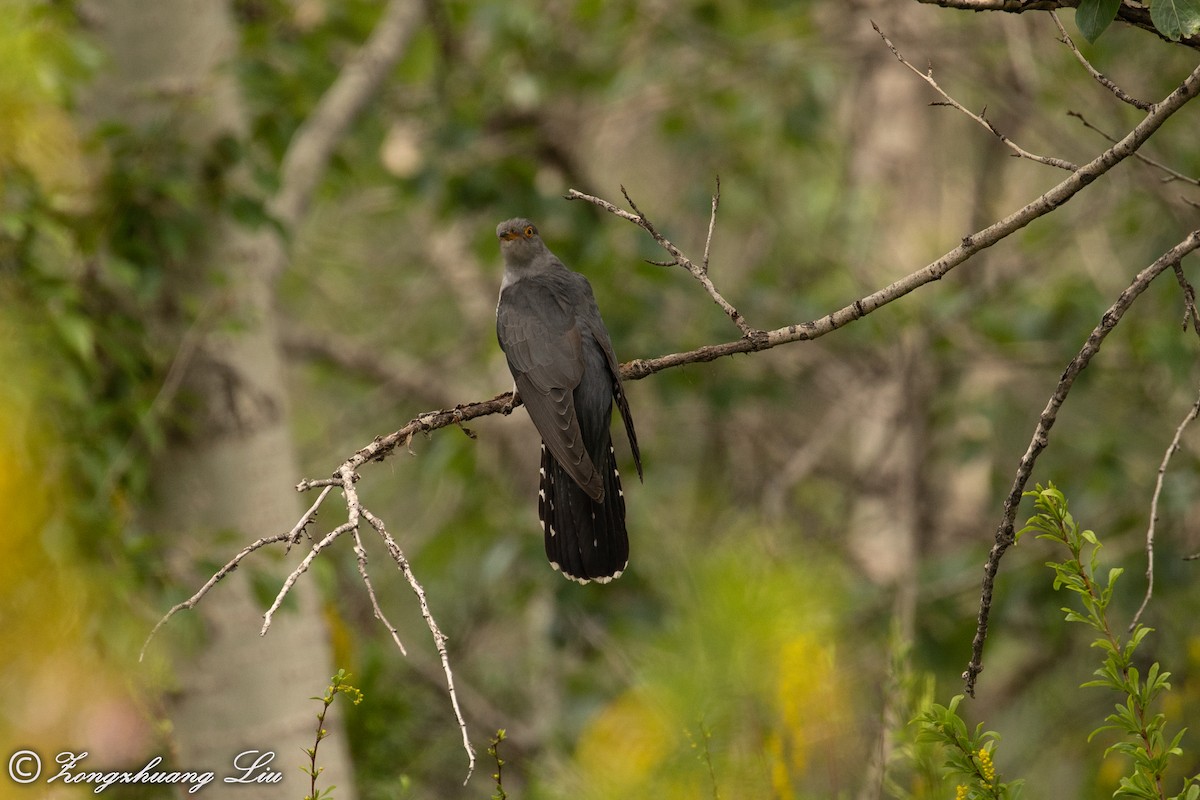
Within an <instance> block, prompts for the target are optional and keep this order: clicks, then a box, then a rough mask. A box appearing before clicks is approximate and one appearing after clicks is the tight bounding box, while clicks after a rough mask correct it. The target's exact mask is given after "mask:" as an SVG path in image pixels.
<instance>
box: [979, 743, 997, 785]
mask: <svg viewBox="0 0 1200 800" xmlns="http://www.w3.org/2000/svg"><path fill="white" fill-rule="evenodd" d="M975 755H976V756H978V758H979V774H980V775H982V776H983V779H984V780H985V781H987V782H988V783H995V781H996V765H995V764H993V763H992V754H991V753H989V752H988V751H987V750H986V749H985V748H983V747H981V748H979V752H978V753H976V754H975Z"/></svg>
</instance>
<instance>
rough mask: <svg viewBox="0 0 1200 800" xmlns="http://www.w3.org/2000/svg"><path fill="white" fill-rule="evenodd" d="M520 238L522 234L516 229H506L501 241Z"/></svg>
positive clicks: (501, 235)
mask: <svg viewBox="0 0 1200 800" xmlns="http://www.w3.org/2000/svg"><path fill="white" fill-rule="evenodd" d="M519 238H521V234H519V233H517V232H516V231H505V232H504V233H502V234H500V241H502V242H511V241H512V240H513V239H519Z"/></svg>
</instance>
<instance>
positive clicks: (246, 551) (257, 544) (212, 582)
mask: <svg viewBox="0 0 1200 800" xmlns="http://www.w3.org/2000/svg"><path fill="white" fill-rule="evenodd" d="M291 536H292V534H291V533H280V534H277V535H275V536H264V537H263V538H261V539H256V540H255V541H253V542H251V543H250V544H248V545H246V546H245V547H243V548H242V549H241V550H239V551H238V554H237V555H235V556H234V557H233V558H231V559H229V561H228V562H227V563H226V564H225V566H223V567H221V568H220V569H219V570H217V571H216V572H214V573H213V575H212V577H211V578H209V579H208V580H207V581H206V582H205V584H204V585H203V586H201V587H200V589H199V590H198V591H197V592H196V593H195V594H194V595H192V596H191V597H189V598H188V599H187V600H184V601H183V602H182V603H176V604H175V605H173V606H171V610H170V611H168V612H167V613H166V614H163V617H162V619H160V620H159V621H158V623H157V624H156V625H155V626H154V627H153V628H152V629H151V630H150V635H149V636H147V637H146V641H145V642H143V643H142V650H141V652H140V653H138V661H141V660H142V659H144V658H145V657H146V648H147V647H149V646H150V640H151V639H153V638H154V635H155V634H157V633H158V629H159V628H161V627H162V626H163V625H165V624H167V620H169V619H171V617H173V616H175V615H176V614H178V613H179V612H180V611H186V610H189V609H192V608H195V607H196V604H197V603H199V602H200V601H201V600H203V599H204V595H206V594H208V590H209V589H211V588H213V587H214V586H216V585H217V584H218V583H220V581H221V580H222V579H223V578H224V577H225V576H226V575H228V574H229V573H231V572H233V571H234V570H235V569H237V567H238V564H240V563H241V562H242V559H243V558H245V557H246V556H248V555H250V554H251V553H253V552H254V551H255V550H261V549H262V548H264V547H266V546H267V545H271V544H275V543H277V542H284V541H288V540H289V539H290V538H291Z"/></svg>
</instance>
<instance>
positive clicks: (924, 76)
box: [871, 21, 1079, 172]
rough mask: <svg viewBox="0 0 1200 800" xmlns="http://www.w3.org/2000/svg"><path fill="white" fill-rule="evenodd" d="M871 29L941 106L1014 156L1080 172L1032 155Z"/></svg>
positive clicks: (1075, 167) (1068, 164) (1061, 161)
mask: <svg viewBox="0 0 1200 800" xmlns="http://www.w3.org/2000/svg"><path fill="white" fill-rule="evenodd" d="M871 27H872V28H874V29H875V32H876V33H878V34H879V38H881V39H883V43H884V44H885V45H887V48H888V49H889V50H891V51H892V55H894V56H895V57H896V60H897V61H899V62H900V63H901V64H903V65H904V66H905V67H907V68H908V69H909V71H911V72H912V73H913V74H914V75H916V76H917V77H918V78H920V79H921V80H923V81H925V82H926V83H927V84H929V85H930V86H931V87H932V88H933V90H934V91H935V92H937V93H938V94H939V95H941V96H942V98H944V102H943V103H941V104H940V105H948V106H950V107H951V108H956V109H958V110H959V111H961V112H962V113H964V114H966V115H967V116H968V117H970V118H971V119H973V120H974V121H975V122H977V123H978V124H980V125H982V126H983V127H984V128H986V129H987V130H989V131H990V132H991V133H992V135H993V136H995V137H996V138H997V139H999V140H1000V141H1001V142H1003V143H1004V146H1005V147H1007V148H1008V149H1009V150H1012V151H1013V155H1017V156H1020V157H1021V158H1027V159H1029V160H1030V161H1035V162H1037V163H1038V164H1045V165H1046V166H1048V167H1057V168H1058V169H1063V170H1066V171H1067V172H1077V171H1078V170H1079V165H1077V164H1073V163H1071V162H1070V161H1066V160H1064V159H1061V158H1053V157H1051V156H1039V155H1037V154H1035V153H1030V152H1029V151H1028V150H1025V149H1024V148H1022V147H1021V146H1019V145H1018V144H1017V143H1016V142H1014V141H1013V140H1012V139H1010V138H1008V137H1007V136H1006V135H1004V134H1003V133H1001V132H1000V129H999V128H997V127H996V126H995V125H994V124H992V121H991V120H990V119H988V118H987V109H986V108H985V109H984V110H983V112H982V113H979V114H976V113H975V112H973V111H971V110H969V109H968V108H967V107H966V106H964V105H963V104H962V103H960V102H958V101H957V100H955V99H954V98H953V97H951V96H950V95H949V94H948V93H947V92H946V90H945V89H943V88H942V87H941V86H940V85H938V82H937V81H935V80H934V79H933V67H930V68H929V69H927V70H926V71H924V72H922V71H921V70H919V69H917V68H916V67H914V66H913V65H912V64H911V63H910V62H909V60H908V59H906V58H905V57H904V56H903V55H901V54H900V51H899V50H898V49H897V48H896V45H894V44H892V40H891V39H889V38H888V37H887V36H885V35H884V33H883V31H882V30H880V29H879V26H878V25H876V24H875V22H874V21H872V22H871Z"/></svg>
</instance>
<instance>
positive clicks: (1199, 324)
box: [1175, 264, 1200, 336]
mask: <svg viewBox="0 0 1200 800" xmlns="http://www.w3.org/2000/svg"><path fill="white" fill-rule="evenodd" d="M1175 280H1176V281H1178V282H1179V288H1180V289H1182V290H1183V323H1182V324H1181V325H1180V328H1181V329H1182V330H1185V331H1186V330H1187V329H1188V323H1189V322H1190V323H1191V324H1192V331H1193V332H1194V333H1195V334H1196V336H1200V311H1197V310H1196V287H1194V286H1192V284H1191V281H1189V280H1188V279H1187V276H1186V275H1184V274H1183V265H1181V264H1176V265H1175Z"/></svg>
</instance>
